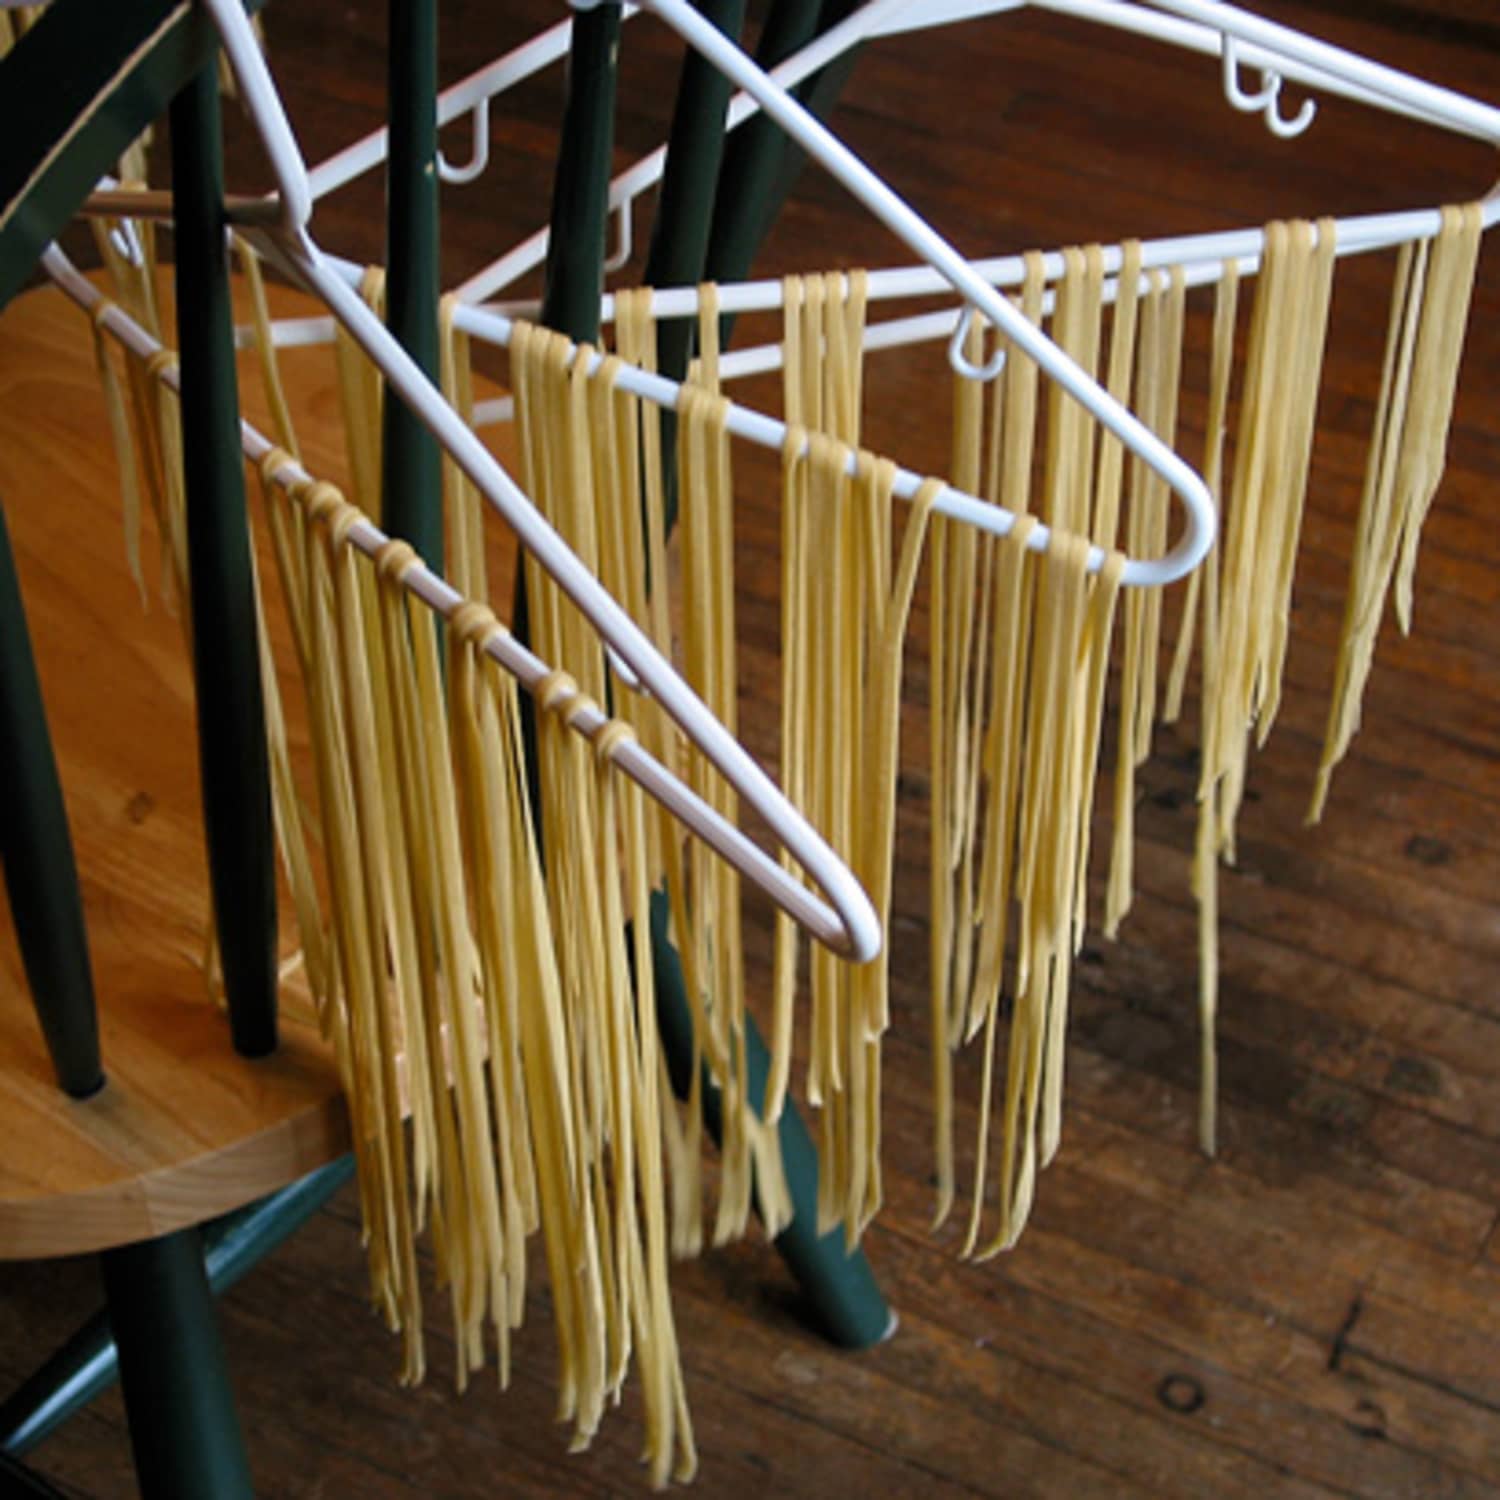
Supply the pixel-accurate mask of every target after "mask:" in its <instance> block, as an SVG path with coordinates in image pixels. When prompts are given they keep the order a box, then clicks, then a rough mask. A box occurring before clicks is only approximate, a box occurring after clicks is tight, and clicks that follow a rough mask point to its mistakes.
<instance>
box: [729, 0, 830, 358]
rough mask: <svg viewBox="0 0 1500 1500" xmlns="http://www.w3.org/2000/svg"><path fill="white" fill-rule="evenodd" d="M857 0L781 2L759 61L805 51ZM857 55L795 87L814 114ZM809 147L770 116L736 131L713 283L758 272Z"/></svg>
mask: <svg viewBox="0 0 1500 1500" xmlns="http://www.w3.org/2000/svg"><path fill="white" fill-rule="evenodd" d="M855 3H856V0H776V3H775V4H773V5H772V7H771V10H770V13H769V14H768V15H767V17H766V24H765V26H764V27H763V28H762V30H761V34H760V41H759V44H758V45H757V47H756V51H755V60H756V62H758V63H759V64H760V66H761V67H763V68H765V69H767V70H770V69H771V68H774V67H775V66H776V65H777V64H778V63H781V62H785V61H786V59H787V58H789V57H790V56H791V55H792V54H793V53H794V52H799V51H801V49H802V48H803V47H805V46H806V45H807V44H808V43H809V42H810V41H812V40H813V38H814V37H816V36H818V35H820V34H821V33H822V32H824V31H827V30H829V29H830V28H831V27H833V26H835V25H837V24H838V23H839V22H840V21H841V20H843V19H844V17H845V16H846V15H848V14H849V12H850V11H851V10H853V8H854V5H855ZM855 57H856V53H855V52H854V51H850V52H846V53H844V54H843V55H842V56H841V57H839V58H838V59H836V60H835V61H834V62H832V63H829V64H828V65H827V66H826V67H824V68H823V69H822V70H820V71H819V72H817V73H815V74H813V76H812V77H811V78H808V79H804V80H803V82H802V83H801V84H799V85H798V87H797V88H796V89H795V90H794V91H793V92H794V93H795V95H796V97H797V98H798V99H799V100H800V101H801V102H802V103H803V104H805V105H806V106H807V107H808V108H809V109H811V110H812V111H813V113H814V114H816V115H818V116H819V117H822V116H823V115H825V114H826V113H827V112H828V110H829V109H831V108H832V106H833V101H834V99H835V98H836V97H837V95H838V91H839V89H840V87H841V86H842V84H843V82H844V80H845V78H847V77H848V75H849V71H850V69H851V68H853V66H854V60H855ZM803 160H804V153H803V152H802V149H801V147H799V146H796V145H795V144H793V143H792V142H791V141H790V140H789V139H788V138H787V136H786V134H785V133H784V132H783V131H782V129H781V127H780V126H779V125H778V124H777V123H776V122H775V121H774V120H772V119H769V118H768V117H767V116H765V115H764V114H756V115H753V116H751V118H750V119H748V120H746V121H745V123H744V124H743V125H741V126H740V127H739V128H738V129H737V130H736V131H734V132H733V134H732V135H731V136H730V137H729V142H728V144H727V145H726V147H725V149H724V163H723V167H722V170H721V172H720V176H719V188H718V192H717V193H716V195H715V198H714V221H713V229H712V231H711V233H710V235H709V244H708V256H707V259H706V261H705V264H704V276H705V277H706V279H707V280H709V281H743V280H744V279H745V277H747V276H748V275H749V274H750V267H751V265H752V263H753V262H754V260H755V255H756V251H757V250H759V248H760V245H761V242H762V241H763V240H764V239H765V237H766V234H767V232H768V231H769V230H770V227H771V225H772V223H773V222H774V220H775V218H776V215H777V214H778V212H779V211H780V209H781V205H782V202H783V201H784V200H785V198H786V195H787V193H788V192H789V191H790V189H791V185H792V182H793V181H794V180H795V178H796V175H797V172H798V171H799V170H800V168H801V166H802V162H803ZM733 326H734V317H733V314H730V313H726V314H725V315H724V317H723V319H722V320H721V328H720V337H721V338H722V339H723V340H724V342H725V343H726V344H727V343H728V342H729V335H730V332H731V330H732V329H733Z"/></svg>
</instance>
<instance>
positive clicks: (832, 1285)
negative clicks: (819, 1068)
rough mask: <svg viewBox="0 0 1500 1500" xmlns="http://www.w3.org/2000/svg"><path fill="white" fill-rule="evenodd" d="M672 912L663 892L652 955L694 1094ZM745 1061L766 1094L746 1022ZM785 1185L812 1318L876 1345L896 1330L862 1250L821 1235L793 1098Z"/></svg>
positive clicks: (671, 1069)
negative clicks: (670, 934) (670, 927)
mask: <svg viewBox="0 0 1500 1500" xmlns="http://www.w3.org/2000/svg"><path fill="white" fill-rule="evenodd" d="M670 914H671V908H670V906H669V904H668V902H667V899H666V896H665V894H664V893H663V892H660V891H658V892H656V893H654V894H653V896H652V898H651V955H652V960H653V962H654V965H655V975H656V1019H657V1024H658V1025H659V1026H660V1027H661V1037H662V1045H663V1047H664V1048H665V1050H666V1054H667V1071H668V1074H669V1075H670V1077H671V1080H672V1092H673V1093H675V1094H676V1095H677V1097H678V1098H679V1099H686V1098H687V1097H688V1091H689V1086H690V1084H691V1082H692V1069H693V1016H692V1011H691V1010H690V1009H689V1007H688V999H687V988H686V986H685V984H684V982H683V977H682V964H681V961H680V960H679V958H678V956H677V950H676V949H675V948H673V947H672V944H671V942H670V941H669V940H668V938H667V926H668V922H669V920H670ZM745 1062H746V1071H747V1074H748V1081H749V1087H750V1097H751V1098H752V1099H760V1098H764V1097H765V1090H766V1075H767V1073H768V1072H769V1069H770V1054H769V1052H768V1051H767V1050H766V1044H765V1042H764V1041H763V1040H762V1038H761V1034H760V1031H759V1029H758V1028H757V1027H756V1025H755V1022H754V1020H752V1019H751V1018H750V1017H749V1016H747V1017H746V1018H745ZM702 1097H703V1123H704V1124H705V1125H706V1126H707V1127H708V1132H709V1134H710V1135H711V1136H712V1137H713V1139H714V1141H715V1142H718V1141H719V1140H720V1139H721V1130H722V1125H723V1113H722V1101H721V1099H720V1096H719V1090H718V1089H717V1088H716V1087H715V1086H714V1084H713V1083H712V1082H711V1081H710V1080H709V1078H708V1076H707V1074H706V1073H705V1075H704V1078H703V1089H702ZM777 1133H778V1135H779V1136H780V1139H781V1158H782V1163H783V1165H784V1167H785V1169H786V1181H787V1187H788V1188H789V1189H790V1190H791V1195H792V1222H791V1223H790V1224H788V1225H787V1227H786V1228H785V1229H784V1230H782V1232H781V1233H780V1234H779V1235H777V1237H776V1240H775V1245H776V1249H777V1251H778V1252H779V1253H780V1255H781V1258H782V1259H783V1260H784V1261H785V1262H786V1264H787V1269H788V1270H789V1271H791V1273H792V1276H793V1277H794V1278H795V1279H796V1282H797V1285H798V1286H799V1287H800V1288H801V1289H802V1293H803V1295H804V1296H805V1297H806V1299H807V1302H808V1307H809V1311H810V1312H811V1314H812V1318H813V1321H814V1322H815V1323H816V1324H817V1325H818V1327H819V1329H820V1330H821V1331H822V1333H823V1334H824V1335H825V1337H827V1338H828V1339H829V1340H831V1341H832V1342H833V1343H835V1344H838V1345H839V1346H840V1347H841V1348H844V1349H866V1348H868V1347H869V1346H870V1345H871V1344H878V1343H879V1342H880V1341H881V1340H882V1339H883V1338H885V1337H887V1336H888V1335H889V1334H890V1332H891V1330H892V1329H893V1328H894V1327H895V1326H896V1320H895V1316H894V1314H892V1312H891V1310H890V1308H889V1307H888V1306H887V1305H886V1301H885V1298H884V1297H883V1296H882V1295H881V1292H880V1287H879V1285H878V1283H877V1282H876V1280H875V1274H874V1272H873V1271H871V1269H870V1262H869V1261H868V1260H867V1259H866V1257H865V1253H864V1251H863V1250H859V1249H856V1250H855V1251H854V1252H853V1253H852V1254H846V1253H845V1251H844V1234H843V1230H842V1229H838V1228H835V1229H833V1230H831V1231H830V1232H829V1233H827V1234H824V1235H820V1234H819V1233H818V1229H817V1224H818V1152H817V1147H815V1146H814V1145H813V1141H812V1137H811V1136H810V1135H809V1134H808V1132H807V1126H806V1125H805V1124H803V1122H802V1116H801V1115H800V1114H799V1113H798V1112H797V1107H796V1105H795V1104H794V1103H793V1102H792V1101H791V1100H790V1099H788V1100H787V1103H786V1108H785V1109H784V1110H783V1111H782V1116H781V1120H780V1122H779V1124H778V1126H777Z"/></svg>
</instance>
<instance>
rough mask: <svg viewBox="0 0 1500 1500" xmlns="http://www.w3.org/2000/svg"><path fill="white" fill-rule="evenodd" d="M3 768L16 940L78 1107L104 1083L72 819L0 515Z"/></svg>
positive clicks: (3, 847) (0, 818) (4, 857)
mask: <svg viewBox="0 0 1500 1500" xmlns="http://www.w3.org/2000/svg"><path fill="white" fill-rule="evenodd" d="M0 766H3V767H4V768H5V769H4V772H3V773H0V863H3V864H4V866H5V884H6V888H7V890H8V891H9V893H10V909H11V917H12V920H13V921H14V922H15V925H16V939H17V941H18V943H19V944H20V948H21V959H22V962H23V963H24V964H25V967H26V978H27V981H28V982H29V984H30V986H31V996H32V1000H33V1002H34V1003H35V1005H36V1013H37V1018H38V1020H39V1021H40V1022H41V1026H42V1035H43V1036H44V1037H45V1038H46V1041H47V1050H48V1051H49V1052H50V1053H51V1055H52V1066H53V1068H54V1069H55V1070H56V1072H57V1081H58V1083H59V1084H60V1085H61V1086H62V1088H63V1089H65V1090H66V1091H67V1092H68V1093H70V1094H72V1095H73V1096H74V1097H75V1098H79V1099H82V1098H84V1097H86V1096H87V1095H89V1094H92V1093H93V1092H94V1091H95V1090H96V1089H98V1088H99V1086H100V1085H101V1084H102V1083H103V1082H104V1074H103V1072H102V1071H101V1069H100V1065H99V1022H98V1017H97V1015H96V1013H95V1009H94V980H93V975H92V973H91V972H90V969H89V950H88V938H87V935H86V933H85V931H84V925H83V903H82V901H81V899H80V898H79V894H78V871H77V867H76V866H75V864H74V861H73V841H72V839H71V838H70V837H69V834H68V814H67V809H66V808H65V807H64V806H63V797H62V787H61V785H60V784H59V782H58V779H57V762H56V760H55V759H54V758H53V755H52V740H51V737H50V736H49V735H48V733H47V718H46V711H45V708H44V706H43V703H42V687H41V683H40V682H39V681H38V680H37V674H36V662H35V660H34V659H33V657H32V654H31V636H30V634H29V632H28V630H27V627H26V612H25V610H24V608H23V607H22V604H21V583H20V579H19V578H17V576H16V566H15V559H14V557H13V556H12V554H11V547H10V533H9V531H8V530H7V528H6V524H5V512H4V510H3V509H0Z"/></svg>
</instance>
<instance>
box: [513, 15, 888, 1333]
mask: <svg viewBox="0 0 1500 1500" xmlns="http://www.w3.org/2000/svg"><path fill="white" fill-rule="evenodd" d="M618 38H619V7H618V6H614V5H604V6H600V7H599V8H598V9H597V10H592V11H583V12H581V13H579V14H578V15H576V16H575V18H574V22H573V50H572V54H571V57H570V62H569V73H568V99H567V103H566V106H565V112H564V121H563V134H562V143H561V145H560V147H559V151H558V171H557V181H556V184H555V188H554V194H553V206H552V224H551V238H550V241H549V253H548V260H547V287H546V292H545V295H544V298H543V303H542V307H543V319H542V320H543V322H544V323H545V324H546V325H547V326H548V327H549V328H555V329H558V330H559V331H560V332H563V333H566V334H567V335H568V337H569V338H571V339H574V340H575V341H579V342H596V341H597V339H598V336H599V294H600V291H601V289H602V285H603V271H602V266H603V259H604V230H605V219H606V204H607V193H608V186H609V167H610V147H611V140H612V135H613V128H614V126H613V121H614V90H615V85H614V69H615V52H616V45H617V43H618ZM710 102H711V101H710ZM662 253H663V254H665V252H664V251H663V252H662ZM518 576H519V575H518ZM667 911H668V907H667V903H666V901H665V899H664V898H663V897H661V896H660V895H658V896H657V897H654V898H653V905H652V913H653V915H652V924H651V947H652V955H653V962H654V964H655V972H656V991H657V1019H658V1023H659V1024H660V1026H661V1029H662V1041H663V1044H664V1046H665V1048H666V1052H667V1059H668V1068H669V1070H670V1072H671V1073H672V1076H673V1080H674V1087H678V1088H679V1091H680V1093H681V1094H682V1096H683V1097H686V1093H687V1080H688V1079H689V1077H690V1070H691V1068H692V1058H693V1023H692V1017H691V1013H690V1011H689V1008H688V1003H687V993H686V989H685V987H684V984H683V979H682V967H681V963H680V961H679V959H678V956H677V954H676V952H675V951H674V950H673V948H672V945H671V943H670V942H669V941H668V938H667ZM747 1046H748V1048H749V1052H748V1055H747V1062H748V1064H749V1066H750V1069H751V1083H750V1087H751V1091H752V1095H763V1094H764V1090H765V1078H766V1049H765V1044H764V1043H763V1042H762V1040H761V1038H760V1034H759V1032H757V1031H756V1030H755V1027H754V1023H753V1022H750V1023H748V1025H747ZM757 1069H758V1072H757V1071H756V1070H757ZM704 1098H705V1110H704V1123H705V1124H706V1125H707V1126H708V1128H709V1131H710V1133H711V1134H713V1135H714V1137H715V1139H718V1132H719V1114H718V1110H719V1101H718V1095H717V1091H715V1090H713V1089H711V1088H710V1089H705V1091H704ZM780 1128H781V1141H782V1150H783V1158H784V1160H785V1162H786V1168H787V1176H788V1185H789V1186H790V1187H791V1190H792V1199H793V1204H794V1206H795V1215H794V1219H793V1222H792V1224H791V1225H790V1226H789V1227H788V1228H787V1229H786V1230H785V1231H784V1232H783V1233H782V1234H781V1235H780V1236H778V1238H777V1240H776V1248H777V1249H778V1250H779V1251H780V1252H781V1254H782V1256H783V1257H784V1258H785V1260H786V1262H787V1265H788V1266H789V1267H790V1269H791V1271H792V1274H793V1275H794V1276H795V1277H796V1279H797V1281H798V1283H799V1284H800V1285H801V1286H802V1288H803V1290H804V1292H805V1293H806V1295H807V1298H808V1300H809V1302H810V1303H811V1306H812V1311H813V1316H814V1317H815V1318H816V1320H817V1321H818V1323H819V1324H820V1325H821V1327H822V1328H823V1329H824V1330H825V1332H826V1333H827V1334H828V1336H829V1337H830V1338H831V1339H833V1340H834V1341H835V1342H836V1343H839V1344H841V1345H843V1346H845V1347H848V1348H862V1347H864V1346H866V1345H869V1344H872V1343H875V1342H877V1341H878V1340H880V1339H882V1338H884V1337H885V1336H886V1334H887V1333H889V1332H890V1328H891V1314H890V1311H889V1309H888V1308H887V1307H886V1305H885V1301H884V1299H883V1298H882V1297H881V1295H880V1290H879V1288H878V1287H877V1286H876V1284H875V1278H874V1276H873V1274H872V1273H871V1271H870V1266H869V1262H868V1261H867V1260H866V1259H865V1256H864V1253H863V1252H862V1251H858V1250H857V1251H855V1253H854V1254H853V1255H845V1254H844V1245H843V1238H842V1236H841V1235H840V1234H830V1235H825V1236H823V1237H821V1238H820V1237H819V1235H818V1233H817V1229H816V1224H817V1182H818V1178H817V1153H816V1151H815V1150H814V1148H813V1144H812V1141H811V1139H810V1138H809V1136H808V1134H807V1129H806V1127H805V1126H804V1125H803V1123H802V1121H801V1118H800V1116H798V1115H797V1113H796V1111H795V1109H793V1108H792V1107H791V1106H790V1105H788V1107H787V1109H786V1112H785V1113H784V1114H783V1116H782V1120H781V1127H780Z"/></svg>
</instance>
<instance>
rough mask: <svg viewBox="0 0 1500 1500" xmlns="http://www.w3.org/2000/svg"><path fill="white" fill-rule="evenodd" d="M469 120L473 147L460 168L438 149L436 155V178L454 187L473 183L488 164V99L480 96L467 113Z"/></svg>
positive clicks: (486, 95) (485, 96)
mask: <svg viewBox="0 0 1500 1500" xmlns="http://www.w3.org/2000/svg"><path fill="white" fill-rule="evenodd" d="M469 120H470V123H471V125H472V127H473V132H474V146H473V149H472V150H471V151H470V153H469V159H468V161H467V162H465V163H464V165H463V166H461V167H455V166H454V165H453V164H452V163H451V162H450V161H449V160H448V158H447V157H446V156H444V155H443V152H442V148H441V147H439V149H438V154H437V169H438V176H439V177H441V178H442V180H443V181H444V182H451V183H454V184H455V185H457V184H460V183H465V182H473V181H474V179H475V178H476V177H478V176H479V175H480V173H482V172H483V171H484V169H485V168H486V167H487V166H489V164H490V97H489V95H488V94H481V95H480V96H479V98H477V99H476V100H475V101H474V107H473V109H471V110H470V111H469Z"/></svg>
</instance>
